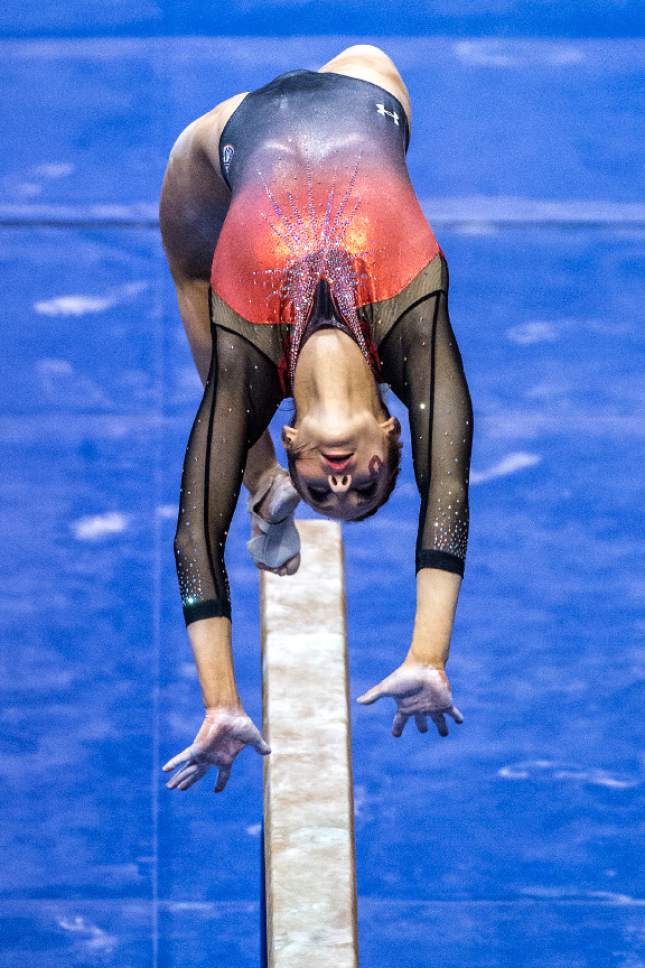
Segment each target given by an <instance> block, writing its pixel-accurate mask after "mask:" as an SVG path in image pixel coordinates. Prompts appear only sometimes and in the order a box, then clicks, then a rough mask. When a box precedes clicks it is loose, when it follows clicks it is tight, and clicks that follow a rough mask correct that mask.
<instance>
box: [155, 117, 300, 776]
mask: <svg viewBox="0 0 645 968" xmlns="http://www.w3.org/2000/svg"><path fill="white" fill-rule="evenodd" d="M187 130H190V129H187ZM185 134H186V133H184V135H185ZM183 138H184V136H182V137H181V138H180V139H179V141H178V143H177V145H176V146H175V148H174V149H173V154H172V155H171V161H170V163H169V166H168V169H167V171H166V176H165V179H164V186H163V190H162V197H161V205H160V222H161V230H162V237H163V242H164V248H165V251H166V255H167V257H168V262H169V265H170V269H171V272H172V275H173V278H174V281H175V285H176V287H177V293H178V298H179V306H180V310H181V314H182V317H183V319H184V323H185V324H186V330H187V332H188V336H189V339H190V343H191V348H192V350H193V354H194V356H195V362H196V363H197V366H198V369H199V371H200V376H201V377H202V381H203V382H204V383H205V389H204V395H203V397H202V400H201V403H200V406H199V409H198V411H197V415H196V417H195V421H194V423H193V428H192V431H191V434H190V439H189V441H188V447H187V450H186V456H185V460H184V468H183V475H182V485H181V493H180V508H179V517H178V522H177V531H176V535H175V543H174V547H175V557H176V562H177V574H178V579H179V585H180V592H181V597H182V603H183V607H184V617H185V620H186V624H187V627H188V635H189V638H190V641H191V646H192V649H193V654H194V656H195V662H196V665H197V669H198V674H199V679H200V684H201V688H202V696H203V700H204V705H205V707H206V717H205V720H204V723H203V724H202V727H201V729H200V731H199V732H198V734H197V736H196V737H195V741H194V743H193V744H191V746H190V747H187V748H186V750H184V751H183V753H180V754H178V755H177V756H176V757H174V758H173V759H171V760H170V761H169V762H168V763H167V764H166V765H165V767H164V769H166V770H168V769H172V768H173V767H174V766H176V765H179V764H180V763H184V764H185V765H184V766H183V767H182V768H181V769H180V770H179V772H178V773H177V774H175V776H173V778H172V779H171V781H170V783H169V784H168V785H169V786H170V787H171V788H174V787H178V788H179V789H187V788H188V786H190V785H192V783H193V782H195V780H196V779H199V777H200V776H201V775H203V773H204V772H205V771H206V770H207V769H208V767H209V766H210V765H216V766H218V767H219V778H218V783H217V786H216V788H215V789H216V792H219V790H221V789H223V787H224V785H225V783H226V780H227V778H228V773H229V772H230V766H231V763H232V759H233V757H234V756H235V755H236V753H237V752H239V750H240V749H241V748H242V747H243V746H244V745H246V744H247V743H251V744H252V745H254V746H255V748H256V749H258V751H259V752H268V747H266V744H264V741H263V740H262V738H261V737H260V735H259V733H258V731H257V730H256V729H255V727H254V726H253V724H252V723H251V721H250V720H249V719H248V717H247V716H246V714H245V713H244V711H243V709H242V706H241V703H240V699H239V695H238V693H237V688H236V684H235V677H234V672H233V661H232V654H231V611H230V594H229V586H228V579H227V575H226V568H225V564H224V549H225V545H226V536H227V534H228V528H229V524H230V521H231V518H232V515H233V512H234V510H235V505H236V502H237V497H238V494H239V490H240V484H241V480H242V474H243V471H244V466H245V463H246V456H247V453H248V450H249V449H250V447H251V446H252V445H253V443H254V442H255V440H257V439H258V437H259V436H260V435H261V434H262V433H263V431H264V430H265V428H266V427H267V426H268V424H269V422H270V420H271V416H272V415H273V413H274V411H275V409H276V407H277V404H278V402H279V400H280V396H281V394H280V388H279V382H278V378H277V374H276V372H275V366H274V365H273V363H271V361H269V360H268V359H266V358H265V357H264V356H263V355H262V354H261V353H259V352H258V351H257V350H256V349H255V348H254V347H253V346H251V344H249V343H248V342H247V341H245V340H244V339H242V338H241V337H239V336H237V335H236V334H233V333H229V332H226V331H224V330H222V329H220V328H218V327H217V326H216V325H211V323H210V313H209V307H208V278H209V270H210V259H211V257H212V251H213V248H214V244H215V242H216V240H217V236H218V234H219V227H220V226H221V222H222V221H223V218H224V217H225V211H226V208H227V205H228V189H227V188H226V186H223V189H222V188H221V186H220V185H219V184H218V182H219V181H221V179H219V176H217V173H214V172H213V170H212V166H210V163H209V160H208V158H207V157H205V156H204V155H203V153H202V151H201V146H200V143H199V139H194V138H193V139H191V138H188V137H186V138H185V139H184V142H182V139H183ZM222 184H223V183H222Z"/></svg>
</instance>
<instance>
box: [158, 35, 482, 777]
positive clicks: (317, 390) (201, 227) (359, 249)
mask: <svg viewBox="0 0 645 968" xmlns="http://www.w3.org/2000/svg"><path fill="white" fill-rule="evenodd" d="M410 117H411V109H410V98H409V94H408V91H407V89H406V87H405V84H404V83H403V80H402V78H401V76H400V74H399V72H398V71H397V69H396V66H395V65H394V63H393V62H392V60H391V59H390V58H389V57H388V56H387V54H385V53H384V52H383V51H382V50H380V49H379V48H376V47H373V46H370V45H362V44H361V45H357V46H352V47H349V48H347V49H346V50H344V51H342V52H341V53H340V54H338V56H336V57H334V58H333V59H332V60H330V61H329V62H328V63H326V64H325V65H324V66H323V67H321V68H320V69H319V70H317V71H312V70H292V71H288V72H287V73H284V74H281V75H280V76H278V77H276V78H274V80H272V81H270V82H269V83H268V84H265V85H264V86H263V87H260V88H258V89H256V90H254V91H251V92H250V93H243V94H237V95H235V96H234V97H231V98H228V99H227V100H225V101H223V102H222V103H221V104H219V105H217V107H215V108H214V109H213V110H212V111H209V112H208V113H207V114H205V115H203V116H202V117H200V118H198V119H197V120H196V121H194V122H193V123H192V124H190V125H189V126H188V127H187V128H186V129H185V130H184V131H183V132H182V134H181V135H180V136H179V138H178V139H177V142H176V143H175V145H174V147H173V149H172V152H171V154H170V158H169V161H168V166H167V169H166V173H165V177H164V182H163V188H162V193H161V201H160V221H161V232H162V239H163V244H164V249H165V252H166V256H167V259H168V264H169V267H170V271H171V273H172V277H173V280H174V282H175V285H176V289H177V297H178V302H179V310H180V313H181V317H182V320H183V323H184V326H185V329H186V334H187V337H188V340H189V343H190V347H191V351H192V354H193V357H194V360H195V364H196V366H197V370H198V372H199V375H200V378H201V380H202V382H203V384H204V395H203V398H202V400H201V403H200V406H199V409H198V411H197V415H196V417H195V421H194V424H193V427H192V431H191V434H190V438H189V441H188V446H187V450H186V456H185V460H184V467H183V474H182V482H181V493H180V500H179V514H178V523H177V531H176V536H175V542H174V550H175V558H176V564H177V575H178V580H179V587H180V593H181V598H182V603H183V612H184V617H185V621H186V625H187V629H188V635H189V638H190V642H191V647H192V650H193V655H194V658H195V663H196V666H197V671H198V675H199V680H200V685H201V689H202V697H203V701H204V706H205V710H206V713H205V718H204V720H203V723H202V725H201V727H200V729H199V731H198V733H197V735H196V737H195V739H194V741H193V743H191V745H190V746H188V747H187V748H186V749H184V750H183V751H182V752H181V753H178V754H177V755H176V756H173V757H172V759H170V760H169V761H168V762H167V763H166V764H165V766H164V767H163V769H164V770H165V771H171V770H173V769H174V768H175V767H179V769H178V770H177V772H176V773H174V775H173V776H172V777H171V779H170V780H169V781H168V783H167V784H166V785H167V786H168V787H169V788H170V789H180V790H186V789H188V788H189V787H190V786H192V784H193V783H195V782H196V781H197V780H198V779H200V778H201V777H202V776H204V774H205V773H206V772H207V771H208V770H209V768H210V767H211V766H214V767H216V768H217V770H218V775H217V780H216V783H215V787H214V791H215V792H216V793H217V792H220V791H221V790H223V789H224V787H225V785H226V782H227V780H228V778H229V775H230V772H231V767H232V764H233V761H234V758H235V757H236V755H237V754H238V753H239V752H240V751H241V750H242V749H243V748H244V747H245V746H247V745H249V746H252V747H253V748H254V749H255V750H257V752H258V753H260V754H262V755H266V754H268V753H269V752H270V749H269V747H268V745H267V743H266V742H265V741H264V739H263V737H262V736H261V734H260V732H259V730H258V729H257V728H256V726H255V725H254V723H253V722H252V721H251V719H250V718H249V716H248V715H247V714H246V712H245V711H244V708H243V706H242V703H241V700H240V697H239V695H238V691H237V687H236V683H235V675H234V671H233V658H232V650H231V608H230V594H229V585H228V579H227V575H226V569H225V565H224V548H225V545H226V536H227V533H228V529H229V525H230V521H231V518H232V516H233V512H234V510H235V506H236V502H237V499H238V495H239V492H240V489H241V485H242V483H243V484H244V486H245V488H246V490H247V491H248V493H249V498H248V509H249V511H250V515H251V526H252V532H251V538H250V540H249V543H248V549H249V552H250V554H251V556H252V558H253V560H254V561H255V564H256V565H257V567H258V568H263V569H266V570H268V571H272V572H274V573H276V574H278V575H282V576H285V577H286V576H289V575H292V574H293V573H294V572H295V571H296V570H297V569H298V566H299V563H300V554H299V548H300V543H299V537H298V532H297V529H296V527H295V524H294V509H295V507H296V505H297V503H298V501H299V500H300V499H302V500H304V501H306V503H307V504H309V505H310V506H311V507H312V508H314V509H315V510H316V511H318V512H319V513H320V514H323V515H325V516H327V517H330V518H336V519H341V520H345V521H360V520H363V519H364V518H366V517H368V516H369V515H371V514H373V513H375V512H376V511H377V510H378V508H379V507H381V505H382V504H383V503H384V502H385V501H387V499H388V497H389V495H390V494H391V492H392V490H393V488H394V484H395V481H396V477H397V474H398V472H399V465H400V455H401V440H400V434H401V427H400V424H399V422H398V420H397V419H396V417H394V416H392V415H391V414H390V412H389V410H388V408H387V406H386V404H385V402H384V395H383V393H382V392H381V390H382V388H383V387H384V386H389V387H391V389H392V390H393V391H394V393H395V394H396V396H397V397H398V398H399V399H400V400H401V401H402V402H403V404H404V405H405V407H406V408H407V411H408V415H409V424H410V435H411V443H412V459H413V465H414V473H415V479H416V483H417V486H418V489H419V494H420V514H419V528H418V537H417V544H416V596H417V599H416V600H417V604H416V614H415V623H414V631H413V635H412V642H411V645H410V648H409V651H408V653H407V655H406V657H405V659H404V660H403V662H402V664H401V665H400V666H399V667H398V668H396V669H395V670H394V671H393V672H392V673H391V674H390V675H388V676H387V677H386V678H385V679H383V680H382V681H381V682H380V683H379V684H378V685H376V686H374V687H373V688H371V689H369V690H368V691H367V692H366V693H365V694H364V695H363V696H361V697H359V699H358V701H359V702H361V703H372V702H375V701H376V700H377V699H379V698H381V697H383V696H389V697H392V698H393V699H394V700H395V703H396V713H395V717H394V722H393V725H392V733H393V735H394V736H400V735H401V733H402V732H403V728H404V726H405V724H406V722H407V720H408V718H410V717H414V720H415V723H416V726H417V728H418V729H419V730H420V731H421V732H426V731H427V729H428V725H427V717H430V718H431V719H432V721H433V722H434V724H435V726H436V727H437V729H438V731H439V734H440V735H442V736H445V735H447V733H448V729H447V726H446V718H445V717H446V715H449V716H451V717H452V718H453V719H454V720H455V722H457V723H460V722H462V721H463V717H462V715H461V713H460V712H459V710H458V709H457V708H456V707H455V706H454V705H453V701H452V693H451V687H450V683H449V681H448V678H447V676H446V673H445V665H446V662H447V659H448V653H449V647H450V638H451V632H452V627H453V623H454V617H455V611H456V607H457V600H458V596H459V589H460V586H461V581H462V578H463V574H464V561H465V557H466V546H467V540H468V471H469V464H470V454H471V444H472V433H473V414H472V405H471V399H470V394H469V391H468V386H467V382H466V378H465V375H464V369H463V364H462V360H461V355H460V352H459V348H458V346H457V342H456V339H455V335H454V333H453V330H452V328H451V324H450V320H449V317H448V269H447V265H446V261H445V258H444V255H443V253H442V251H441V249H440V247H439V245H438V244H437V241H436V239H435V236H434V234H433V232H432V229H431V228H430V226H429V225H428V223H427V221H426V219H425V217H424V215H423V213H422V210H421V208H420V205H419V202H418V200H417V197H416V194H415V192H414V189H413V187H412V184H411V181H410V177H409V174H408V170H407V166H406V160H405V159H406V152H407V147H408V143H409V138H410ZM287 397H292V398H293V403H294V408H295V412H294V416H293V418H292V420H291V424H292V425H289V426H285V427H283V429H282V443H283V445H284V448H285V451H286V454H287V464H288V469H286V468H283V467H281V466H280V464H279V463H278V461H277V458H276V453H275V450H274V446H273V442H272V439H271V435H270V433H269V430H268V427H269V423H270V421H271V418H272V417H273V415H274V413H275V411H276V409H277V407H278V405H279V404H280V402H281V401H282V400H284V399H285V398H287ZM287 580H288V579H287Z"/></svg>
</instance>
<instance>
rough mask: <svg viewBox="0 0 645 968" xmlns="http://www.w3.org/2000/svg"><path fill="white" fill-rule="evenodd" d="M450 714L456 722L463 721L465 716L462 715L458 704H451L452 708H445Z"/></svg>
mask: <svg viewBox="0 0 645 968" xmlns="http://www.w3.org/2000/svg"><path fill="white" fill-rule="evenodd" d="M445 711H446V713H447V714H448V715H449V716H452V718H453V719H454V721H455V722H456V723H463V721H464V717H463V716H462V715H461V713H460V712H459V710H458V709H457V707H456V706H451V707H450V709H446V710H445Z"/></svg>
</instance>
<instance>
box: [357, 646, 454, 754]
mask: <svg viewBox="0 0 645 968" xmlns="http://www.w3.org/2000/svg"><path fill="white" fill-rule="evenodd" d="M383 696H391V698H392V699H394V701H395V702H396V705H397V711H396V714H395V716H394V721H393V723H392V735H393V736H400V735H401V733H402V732H403V730H404V729H405V724H406V723H407V721H408V719H409V718H410V717H411V716H414V721H415V723H416V726H417V729H418V730H419V732H420V733H427V731H428V720H427V717H428V716H429V717H430V718H431V719H432V721H433V722H434V724H435V726H436V727H437V730H438V732H439V735H440V736H447V735H448V726H447V725H446V716H451V717H452V718H453V719H454V721H455V722H456V723H463V721H464V717H463V716H462V715H461V713H460V712H459V710H458V709H457V707H456V706H455V705H453V702H452V690H451V688H450V682H449V680H448V676H447V675H446V673H445V672H444V670H443V669H438V668H434V667H431V666H426V665H423V664H422V663H420V662H410V661H406V662H404V663H403V664H402V665H400V666H399V667H398V669H395V670H394V672H392V673H390V675H389V676H386V677H385V679H383V680H381V682H379V683H378V684H377V685H376V686H373V687H372V688H371V689H368V690H367V692H365V693H363V695H362V696H359V697H358V699H357V700H356V701H357V702H359V703H361V705H364V706H368V705H370V704H371V703H373V702H376V700H377V699H381V698H382V697H383Z"/></svg>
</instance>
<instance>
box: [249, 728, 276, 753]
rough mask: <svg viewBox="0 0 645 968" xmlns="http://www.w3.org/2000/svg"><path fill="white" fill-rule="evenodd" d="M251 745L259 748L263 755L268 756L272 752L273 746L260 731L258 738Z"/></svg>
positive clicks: (256, 748)
mask: <svg viewBox="0 0 645 968" xmlns="http://www.w3.org/2000/svg"><path fill="white" fill-rule="evenodd" d="M251 745H252V746H253V749H254V750H257V751H258V753H260V754H261V755H262V756H268V755H269V753H270V752H271V747H270V746H269V744H268V743H266V742H265V741H264V740H263V739H262V737H261V736H260V734H259V733H258V738H257V739H256V740H255V742H254V743H252V744H251Z"/></svg>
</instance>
